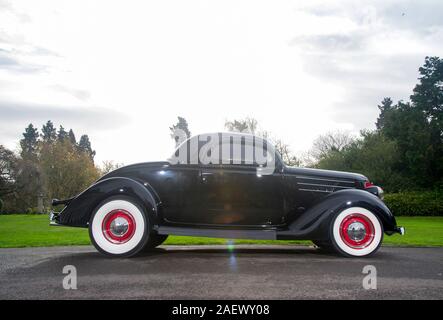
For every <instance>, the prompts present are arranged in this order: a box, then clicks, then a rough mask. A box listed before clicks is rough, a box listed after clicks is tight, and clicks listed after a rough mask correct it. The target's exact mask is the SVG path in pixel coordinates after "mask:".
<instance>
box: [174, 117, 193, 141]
mask: <svg viewBox="0 0 443 320" xmlns="http://www.w3.org/2000/svg"><path fill="white" fill-rule="evenodd" d="M177 118H178V122H177V123H176V124H174V125H173V126H172V127H169V130H171V138H173V139H174V140H175V145H176V146H177V145H179V144H180V143H181V142H183V141H180V138H182V139H185V138H189V137H190V136H191V131H189V128H188V122H187V121H186V119H185V118H182V117H177ZM177 129H179V130H182V131H183V132H184V133H185V135H186V137H179V136H178V135H177V132H176V130H177Z"/></svg>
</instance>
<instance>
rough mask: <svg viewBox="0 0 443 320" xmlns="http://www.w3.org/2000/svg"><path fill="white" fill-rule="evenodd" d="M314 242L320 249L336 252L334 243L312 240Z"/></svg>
mask: <svg viewBox="0 0 443 320" xmlns="http://www.w3.org/2000/svg"><path fill="white" fill-rule="evenodd" d="M312 242H313V243H314V244H315V245H316V246H317V247H318V248H320V249H322V250H325V251H328V252H329V251H334V247H333V246H332V243H331V242H330V241H328V240H312Z"/></svg>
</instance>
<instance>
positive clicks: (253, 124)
mask: <svg viewBox="0 0 443 320" xmlns="http://www.w3.org/2000/svg"><path fill="white" fill-rule="evenodd" d="M225 128H226V130H228V131H233V132H243V133H250V134H256V133H257V129H258V121H257V120H256V119H254V118H250V117H246V118H245V119H240V120H235V119H234V120H232V121H228V120H226V121H225Z"/></svg>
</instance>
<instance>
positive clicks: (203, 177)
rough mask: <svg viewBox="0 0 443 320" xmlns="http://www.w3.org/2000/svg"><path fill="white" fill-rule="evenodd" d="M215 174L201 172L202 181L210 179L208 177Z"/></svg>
mask: <svg viewBox="0 0 443 320" xmlns="http://www.w3.org/2000/svg"><path fill="white" fill-rule="evenodd" d="M212 175H214V173H213V172H200V177H201V180H202V182H207V181H208V177H210V176H212Z"/></svg>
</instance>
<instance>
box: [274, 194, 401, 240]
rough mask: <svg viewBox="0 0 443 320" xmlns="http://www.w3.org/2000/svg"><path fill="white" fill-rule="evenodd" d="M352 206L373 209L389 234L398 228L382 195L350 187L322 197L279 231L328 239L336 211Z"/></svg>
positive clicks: (289, 236)
mask: <svg viewBox="0 0 443 320" xmlns="http://www.w3.org/2000/svg"><path fill="white" fill-rule="evenodd" d="M350 207H362V208H365V209H368V210H369V211H371V212H373V213H374V214H375V215H376V216H377V217H378V218H379V220H380V222H381V224H382V225H383V229H384V231H385V232H386V233H387V234H392V233H393V232H395V231H396V230H397V223H396V221H395V217H394V215H393V214H392V213H391V211H390V210H389V209H388V207H387V206H386V205H385V204H384V202H383V201H382V200H381V199H380V198H378V197H377V196H375V195H373V194H372V193H370V192H367V191H364V190H359V189H346V190H340V191H337V192H333V193H331V194H329V195H328V196H326V197H324V198H322V199H321V200H320V201H319V202H318V203H317V204H315V205H314V206H312V207H311V208H309V209H308V210H306V211H305V212H303V213H302V214H300V216H298V217H297V218H296V219H295V220H294V221H292V222H291V223H290V224H289V225H288V229H287V230H283V231H278V232H277V238H278V239H309V240H325V239H327V237H328V234H329V232H328V230H329V227H330V223H331V219H332V218H333V217H334V215H335V214H336V213H338V212H341V211H343V210H344V209H346V208H350Z"/></svg>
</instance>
